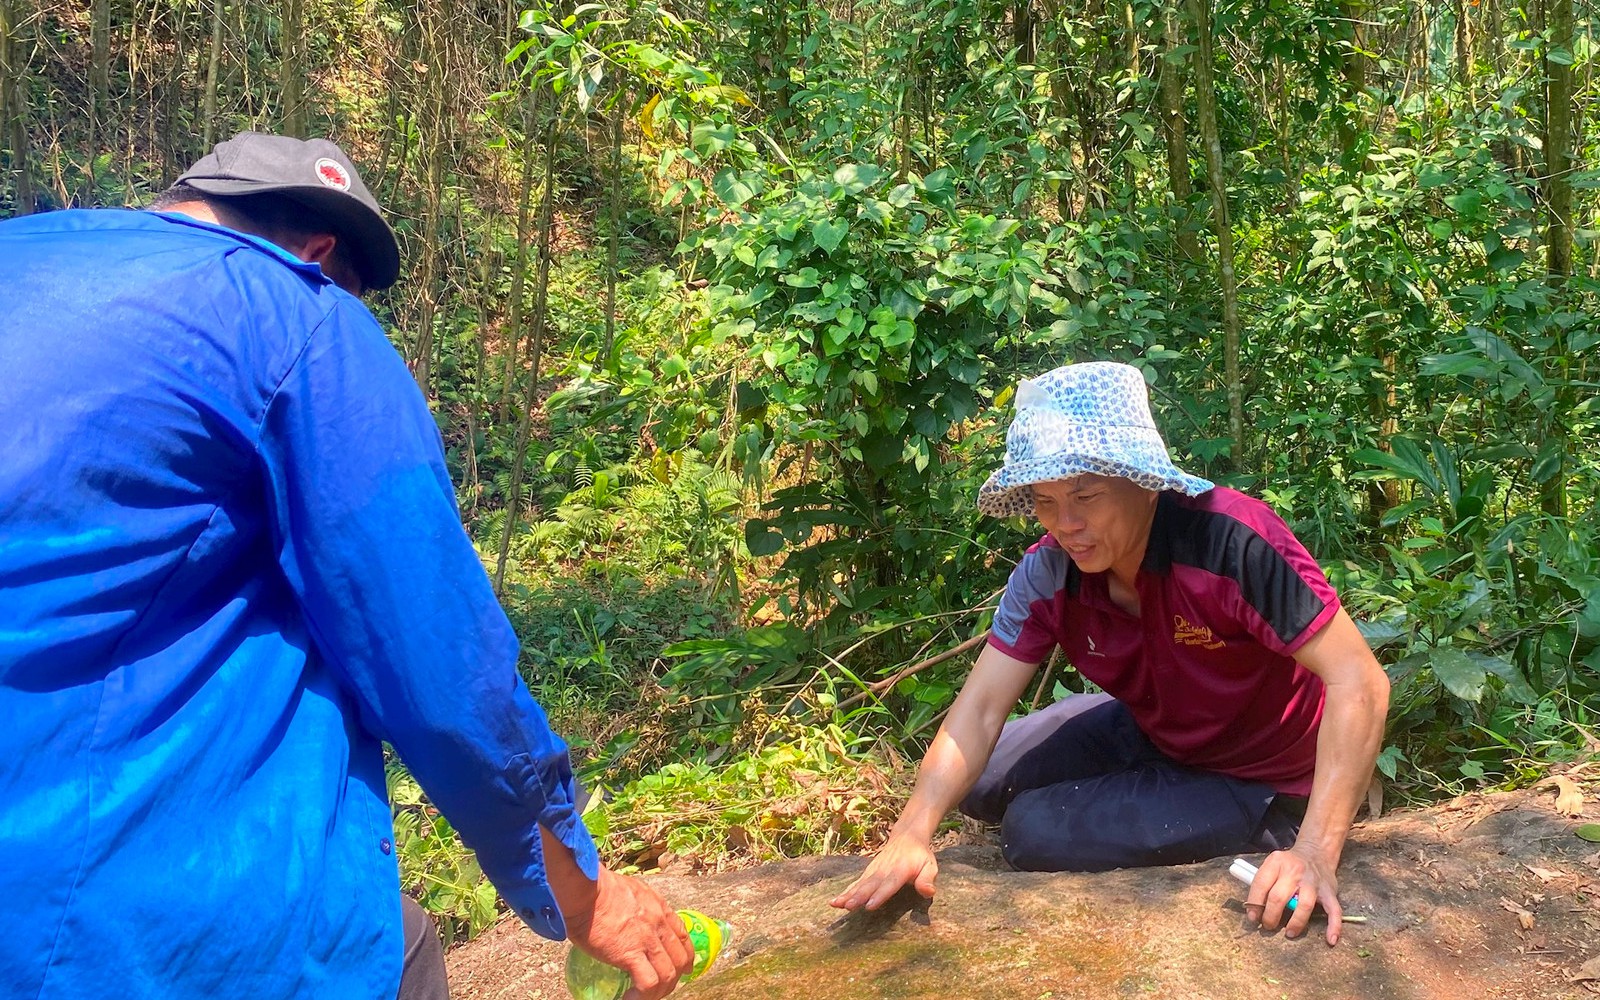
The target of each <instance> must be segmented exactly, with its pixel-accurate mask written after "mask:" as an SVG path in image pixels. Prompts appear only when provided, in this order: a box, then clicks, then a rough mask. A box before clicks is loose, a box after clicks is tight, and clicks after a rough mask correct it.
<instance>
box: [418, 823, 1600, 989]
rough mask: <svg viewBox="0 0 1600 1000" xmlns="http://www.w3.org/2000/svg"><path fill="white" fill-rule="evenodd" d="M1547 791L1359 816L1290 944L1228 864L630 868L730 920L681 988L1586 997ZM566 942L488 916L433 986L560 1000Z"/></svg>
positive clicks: (1592, 938)
mask: <svg viewBox="0 0 1600 1000" xmlns="http://www.w3.org/2000/svg"><path fill="white" fill-rule="evenodd" d="M1552 802H1553V798H1552V796H1551V795H1549V794H1548V793H1544V794H1536V793H1530V792H1519V793H1509V794H1504V795H1488V796H1471V797H1468V798H1464V799H1460V800H1457V801H1455V802H1452V803H1449V804H1447V805H1444V806H1440V807H1435V808H1433V809H1429V810H1424V811H1416V812H1403V813H1396V814H1392V815H1389V816H1385V817H1383V818H1381V819H1378V820H1375V821H1372V822H1369V823H1366V824H1364V825H1362V826H1361V827H1358V829H1357V830H1356V831H1355V833H1354V835H1353V836H1352V841H1351V844H1350V846H1349V847H1348V849H1347V850H1346V852H1345V859H1344V864H1343V867H1342V869H1341V871H1340V878H1341V892H1340V898H1341V900H1342V901H1343V903H1344V906H1345V910H1346V912H1348V913H1360V914H1365V915H1366V916H1367V917H1368V920H1369V922H1368V923H1367V924H1365V925H1354V924H1350V925H1346V927H1345V933H1344V940H1343V941H1342V942H1341V943H1340V944H1339V945H1338V946H1337V947H1335V948H1329V947H1328V946H1327V945H1326V943H1325V942H1324V941H1323V940H1322V935H1321V930H1322V926H1323V925H1322V924H1321V921H1320V919H1319V920H1318V921H1317V922H1315V923H1313V925H1312V930H1313V933H1311V934H1309V935H1307V937H1305V938H1303V939H1300V940H1294V941H1291V940H1287V939H1285V938H1284V937H1283V936H1282V935H1281V934H1269V933H1265V932H1262V931H1257V930H1251V929H1249V928H1246V927H1245V926H1244V923H1243V910H1242V908H1241V906H1240V903H1241V901H1242V899H1243V887H1242V886H1240V885H1239V884H1238V883H1236V882H1234V881H1233V880H1232V879H1231V878H1229V877H1228V875H1227V868H1228V859H1220V860H1217V861H1213V862H1208V863H1205V864H1198V865H1189V866H1186V867H1181V868H1166V869H1143V870H1134V871H1118V872H1111V873H1107V874H1098V875H1080V874H1054V875H1047V874H1038V873H1031V872H1014V871H1009V870H1007V869H1006V868H1005V865H1004V863H1003V862H1002V861H1001V860H1000V858H999V853H998V851H997V850H996V849H995V848H994V847H992V846H985V845H962V846H956V847H951V848H948V849H946V850H944V851H942V852H941V853H940V875H939V885H938V889H939V891H938V896H937V897H936V898H935V900H934V902H933V904H932V906H931V907H928V908H925V909H924V908H919V907H916V906H908V905H897V904H901V903H902V900H900V899H897V900H896V901H893V902H891V904H890V905H889V906H888V907H886V908H885V910H884V911H883V912H880V913H879V914H876V915H870V916H869V915H856V916H852V917H848V918H841V916H840V913H839V911H836V910H833V909H831V908H830V907H829V906H828V905H827V901H828V899H830V898H831V897H832V896H833V895H834V894H835V893H837V892H838V891H839V889H841V888H842V887H843V886H845V885H847V884H848V883H849V882H850V880H851V879H852V878H853V877H854V876H855V875H856V874H857V873H859V872H860V871H861V869H862V868H863V867H864V866H865V864H866V861H865V859H863V858H857V857H826V858H809V859H803V860H799V861H790V862H783V863H780V864H774V865H766V866H762V867H758V868H750V869H745V870H742V871H733V872H723V873H720V874H714V875H690V874H671V873H667V874H660V875H654V876H649V877H650V878H651V879H652V881H653V884H655V885H656V886H657V888H658V889H659V890H660V891H661V893H662V894H663V895H664V896H665V897H666V898H667V900H668V901H669V902H670V903H672V904H673V905H676V906H688V907H694V908H696V909H699V910H704V911H705V912H707V913H711V914H713V915H716V916H720V917H722V918H724V919H726V920H728V921H730V922H731V923H732V924H733V925H734V928H735V937H734V941H733V944H732V945H731V952H730V953H725V955H724V957H723V958H722V959H721V960H719V962H718V964H717V967H716V968H715V969H714V970H713V972H712V973H711V974H709V975H707V976H706V977H705V978H704V979H703V980H701V981H699V982H697V983H694V984H692V985H690V986H687V987H684V988H683V989H681V990H680V991H679V993H678V994H677V995H681V996H684V997H686V998H689V1000H696V998H698V1000H713V998H722V1000H758V998H775V1000H784V998H804V1000H856V998H874V997H881V998H923V997H927V998H932V997H962V998H967V997H971V998H994V1000H1011V998H1027V1000H1039V998H1046V997H1049V998H1054V1000H1066V998H1086V1000H1087V998H1095V1000H1098V998H1105V997H1173V998H1190V997H1194V998H1234V997H1240V998H1245V997H1264V998H1279V997H1283V998H1292V1000H1307V998H1323V997H1326V998H1346V997H1349V998H1355V997H1395V998H1425V997H1439V998H1446V997H1448V998H1451V1000H1457V998H1464V1000H1480V998H1487V997H1500V998H1528V1000H1533V998H1540V1000H1543V998H1556V997H1580V996H1589V995H1593V994H1596V993H1600V983H1597V982H1595V981H1593V980H1590V979H1588V978H1587V977H1586V973H1587V972H1591V971H1592V972H1594V973H1595V975H1596V977H1600V853H1597V847H1596V845H1594V844H1590V843H1587V842H1585V841H1583V840H1581V839H1579V838H1578V837H1577V836H1575V835H1574V833H1573V830H1574V828H1575V827H1576V826H1577V825H1578V823H1579V822H1582V820H1581V819H1573V818H1569V817H1564V816H1559V815H1557V814H1556V813H1555V811H1554V809H1553V808H1552ZM1591 810H1592V807H1591ZM1254 860H1259V858H1256V859H1254ZM564 947H565V946H564V945H561V944H558V943H554V942H548V941H544V940H543V939H541V938H539V937H537V936H536V935H534V934H533V933H532V932H530V931H528V930H527V929H525V928H523V927H522V926H521V924H520V923H517V922H515V921H510V920H508V921H504V922H502V923H501V924H500V925H498V926H497V927H495V928H494V929H492V930H491V931H489V932H488V933H487V934H485V935H483V936H482V937H480V938H479V939H478V940H476V941H474V942H472V943H470V944H468V945H466V946H464V947H462V948H458V949H456V950H455V951H453V952H451V954H450V955H449V957H448V961H449V965H450V973H451V982H452V995H453V996H455V997H457V998H462V1000H491V998H492V1000H501V998H505V1000H509V998H512V997H516V998H519V1000H524V998H542V1000H558V998H561V997H564V996H565V995H566V994H565V989H564V988H563V987H562V985H561V979H560V969H561V961H562V958H563V955H564ZM1591 960H1594V961H1592V962H1591ZM1585 963H1591V964H1589V965H1588V967H1587V969H1586V968H1585Z"/></svg>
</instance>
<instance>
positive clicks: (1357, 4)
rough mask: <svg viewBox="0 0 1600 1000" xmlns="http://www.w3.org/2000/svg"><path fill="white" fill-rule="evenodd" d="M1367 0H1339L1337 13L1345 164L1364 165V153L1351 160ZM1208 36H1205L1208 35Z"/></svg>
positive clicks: (1362, 88) (1363, 85)
mask: <svg viewBox="0 0 1600 1000" xmlns="http://www.w3.org/2000/svg"><path fill="white" fill-rule="evenodd" d="M1367 3H1368V0H1343V2H1341V3H1340V4H1339V16H1340V17H1341V18H1343V19H1344V22H1345V24H1346V26H1347V28H1348V31H1349V34H1348V36H1347V40H1346V48H1345V50H1344V92H1345V101H1346V103H1347V104H1349V106H1350V107H1351V108H1354V109H1357V110H1353V111H1346V112H1342V113H1341V116H1340V119H1339V148H1340V150H1341V151H1342V153H1343V161H1344V165H1345V166H1346V167H1347V168H1353V169H1364V168H1365V164H1366V157H1365V156H1363V157H1362V158H1361V159H1362V162H1361V163H1360V164H1357V163H1354V162H1352V158H1353V157H1354V156H1355V154H1356V146H1357V144H1358V143H1359V142H1360V140H1361V131H1362V129H1361V126H1362V122H1361V117H1360V114H1361V113H1360V110H1359V109H1360V107H1361V98H1362V95H1364V94H1365V93H1366V91H1367V57H1366V56H1365V55H1364V54H1363V50H1364V49H1365V48H1366V44H1367V32H1366V27H1365V25H1363V23H1362V18H1363V17H1365V16H1366V13H1367ZM1208 37H1209V36H1208Z"/></svg>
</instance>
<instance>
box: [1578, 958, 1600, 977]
mask: <svg viewBox="0 0 1600 1000" xmlns="http://www.w3.org/2000/svg"><path fill="white" fill-rule="evenodd" d="M1572 981H1573V982H1575V983H1594V982H1600V956H1596V957H1595V958H1591V959H1589V960H1588V961H1587V962H1585V963H1583V965H1582V966H1580V967H1579V969H1578V974H1577V975H1576V976H1573V977H1572Z"/></svg>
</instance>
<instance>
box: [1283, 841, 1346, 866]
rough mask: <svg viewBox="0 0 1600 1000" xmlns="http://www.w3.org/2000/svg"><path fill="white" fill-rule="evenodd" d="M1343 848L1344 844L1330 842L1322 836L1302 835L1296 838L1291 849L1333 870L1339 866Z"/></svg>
mask: <svg viewBox="0 0 1600 1000" xmlns="http://www.w3.org/2000/svg"><path fill="white" fill-rule="evenodd" d="M1342 848H1343V845H1338V844H1330V843H1328V842H1327V841H1326V840H1323V839H1322V838H1320V837H1300V838H1298V839H1296V840H1295V842H1294V846H1293V847H1291V848H1290V850H1291V851H1293V852H1294V853H1295V854H1298V855H1300V856H1301V857H1303V858H1309V859H1310V860H1312V861H1314V862H1316V863H1317V865H1319V866H1320V867H1325V868H1327V869H1329V870H1332V869H1335V868H1338V867H1339V856H1340V855H1341V854H1342V853H1343V849H1342Z"/></svg>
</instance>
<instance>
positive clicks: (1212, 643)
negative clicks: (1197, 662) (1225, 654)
mask: <svg viewBox="0 0 1600 1000" xmlns="http://www.w3.org/2000/svg"><path fill="white" fill-rule="evenodd" d="M1172 641H1173V642H1177V643H1182V644H1183V645H1185V646H1199V647H1200V648H1202V649H1221V648H1222V645H1223V643H1222V640H1221V639H1218V638H1216V637H1215V636H1213V635H1212V634H1211V630H1210V629H1209V628H1206V627H1205V626H1204V625H1191V624H1189V622H1188V621H1187V620H1186V619H1185V618H1184V617H1183V616H1182V615H1173V616H1172Z"/></svg>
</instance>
